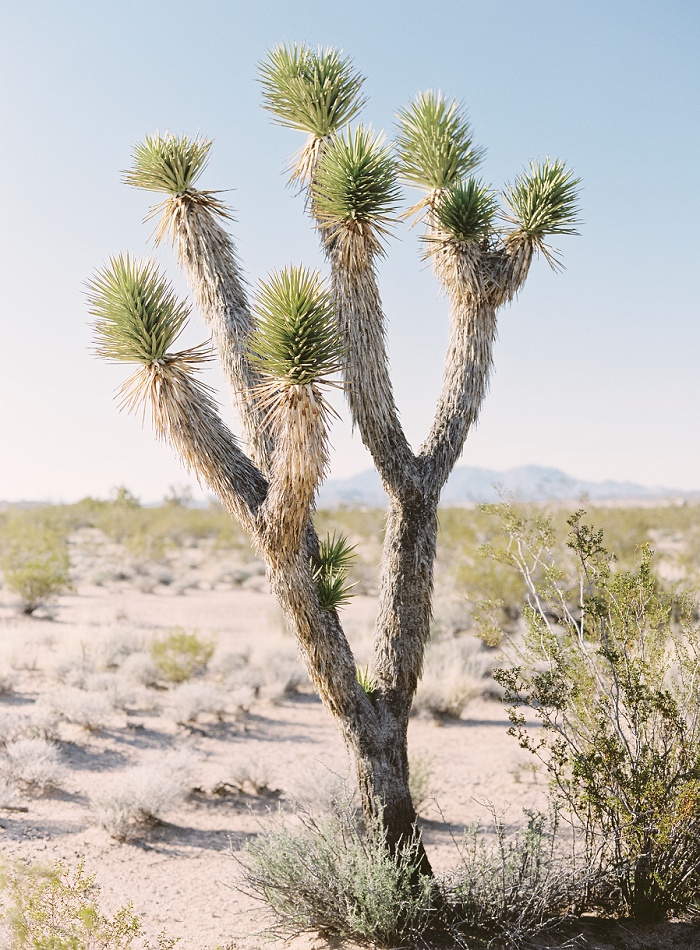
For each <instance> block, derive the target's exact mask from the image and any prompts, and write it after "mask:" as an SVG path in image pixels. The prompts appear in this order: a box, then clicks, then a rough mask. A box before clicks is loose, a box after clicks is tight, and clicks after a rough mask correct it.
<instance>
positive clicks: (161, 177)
mask: <svg viewBox="0 0 700 950" xmlns="http://www.w3.org/2000/svg"><path fill="white" fill-rule="evenodd" d="M211 145H212V143H211V140H210V139H204V138H202V137H201V136H199V135H198V136H196V137H195V138H193V139H191V138H188V136H186V135H174V134H173V133H172V132H166V133H165V135H159V134H156V135H147V136H146V138H145V139H144V141H143V142H142V143H141V144H140V145H137V146H135V148H134V156H133V158H134V163H133V166H132V167H131V168H130V169H129V170H128V171H126V172H124V181H125V183H126V184H127V185H133V187H134V188H145V189H147V190H148V191H160V192H164V193H166V194H169V195H177V194H182V193H183V192H185V191H187V190H188V189H190V188H192V186H193V185H194V184H195V182H196V181H197V179H198V178H199V176H200V175H201V173H202V171H203V170H204V168H205V167H206V164H207V162H208V161H209V150H210V149H211Z"/></svg>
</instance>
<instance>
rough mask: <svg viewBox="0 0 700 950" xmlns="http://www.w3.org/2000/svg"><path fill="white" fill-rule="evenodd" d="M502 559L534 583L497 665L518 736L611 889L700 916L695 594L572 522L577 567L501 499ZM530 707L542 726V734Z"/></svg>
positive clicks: (645, 905) (626, 906)
mask: <svg viewBox="0 0 700 950" xmlns="http://www.w3.org/2000/svg"><path fill="white" fill-rule="evenodd" d="M494 510H496V511H497V512H498V513H499V514H500V516H501V518H502V519H503V523H504V526H505V528H506V531H507V534H508V537H509V543H508V545H507V546H506V547H505V548H503V549H502V550H501V551H500V552H497V554H498V556H499V557H500V558H501V559H502V560H504V561H505V562H507V563H510V564H511V565H513V566H514V567H515V568H516V569H517V570H518V571H519V572H520V575H521V576H522V577H523V579H524V580H525V583H526V586H527V590H528V603H527V605H526V607H525V611H524V615H525V619H526V621H527V633H526V634H525V637H524V640H523V642H522V644H521V645H519V646H518V645H517V644H512V649H513V650H515V653H516V662H515V665H513V666H511V667H510V668H504V669H501V670H500V671H497V672H496V673H495V674H494V675H495V678H496V679H497V681H498V682H499V683H500V684H501V685H502V686H503V687H504V689H505V700H506V702H509V703H510V704H511V708H510V711H509V715H510V719H511V722H512V727H511V733H512V734H513V735H515V736H516V737H517V738H518V740H519V742H520V745H521V746H522V747H523V748H524V749H527V750H529V751H530V752H532V753H533V754H535V755H536V756H538V757H539V758H540V759H541V760H542V761H543V763H544V764H545V766H546V767H547V769H548V770H549V773H550V776H551V778H552V780H553V782H554V784H555V785H556V787H557V788H558V790H559V793H560V794H561V795H562V796H563V798H564V800H565V801H566V802H567V803H568V805H569V807H570V809H571V811H572V812H573V814H574V816H575V817H576V818H577V820H578V822H579V823H580V824H581V825H582V826H583V828H584V830H585V834H586V839H587V841H588V844H589V848H590V849H599V851H600V855H601V860H602V861H603V863H604V865H606V866H607V867H609V868H610V872H611V874H610V880H611V881H612V887H611V889H609V891H608V893H607V895H606V900H607V901H608V903H609V904H614V905H615V906H616V907H617V908H618V909H620V910H622V911H624V912H628V913H631V914H632V915H633V916H634V917H635V918H637V919H638V920H640V921H645V922H648V921H657V920H661V919H663V918H665V917H667V916H668V915H669V914H672V913H691V912H695V913H697V897H698V893H699V892H700V676H699V673H700V627H698V624H697V623H696V621H695V620H694V605H693V604H692V602H691V600H690V598H689V597H687V596H684V595H682V594H677V593H676V594H672V593H669V592H666V591H664V590H663V589H662V587H661V585H660V584H659V582H658V581H657V579H656V577H655V576H654V573H653V571H652V552H651V550H650V548H649V547H648V546H644V547H642V549H641V557H640V561H639V564H638V566H637V568H636V569H635V570H631V571H626V570H624V571H623V570H619V571H615V570H614V562H613V559H612V557H611V555H610V554H609V553H608V552H607V551H606V549H605V548H604V547H603V538H602V532H601V531H594V530H592V529H591V528H590V527H588V526H587V525H585V524H584V523H583V521H582V516H583V512H577V513H576V514H574V515H573V516H572V517H571V518H570V519H569V526H570V529H571V531H570V535H569V541H568V546H569V548H570V551H571V552H572V553H573V555H574V557H575V563H576V570H575V572H574V573H573V574H568V573H567V572H565V571H564V570H563V569H562V568H561V566H560V563H559V562H558V560H557V559H556V558H555V557H554V555H553V553H552V552H553V545H554V543H555V538H554V534H553V531H552V526H551V524H550V523H549V522H548V521H547V520H546V519H544V518H542V517H537V518H534V519H533V518H527V517H523V516H522V515H521V514H519V513H518V512H517V511H515V510H514V509H513V508H512V507H511V506H509V505H501V506H496V508H495V509H494ZM522 707H526V708H529V709H530V710H532V712H533V713H534V715H535V716H536V717H537V718H538V719H539V720H540V722H541V724H542V726H543V727H544V728H543V730H542V731H541V732H538V733H534V732H533V731H532V730H531V729H530V728H529V727H528V725H527V723H526V720H525V717H524V715H523V713H522V711H521V710H522Z"/></svg>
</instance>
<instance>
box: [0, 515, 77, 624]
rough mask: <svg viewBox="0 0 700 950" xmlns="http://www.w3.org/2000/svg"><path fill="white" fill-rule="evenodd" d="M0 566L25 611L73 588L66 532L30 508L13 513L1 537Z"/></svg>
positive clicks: (28, 611) (28, 612)
mask: <svg viewBox="0 0 700 950" xmlns="http://www.w3.org/2000/svg"><path fill="white" fill-rule="evenodd" d="M0 570H2V574H3V577H4V579H5V584H6V585H7V587H8V588H9V589H10V590H11V591H13V593H15V594H17V595H18V596H19V598H20V609H21V611H22V613H25V614H33V613H34V612H35V611H36V610H38V609H39V608H40V607H46V606H48V605H49V604H50V603H51V602H52V601H53V600H54V599H55V598H56V597H57V596H58V595H59V594H63V593H65V592H66V591H69V590H72V582H71V577H70V559H69V557H68V546H67V543H66V535H65V533H64V532H63V531H62V530H61V527H60V525H57V524H53V523H51V522H50V521H49V520H48V519H47V520H46V521H42V520H41V519H40V518H38V517H34V516H33V514H32V513H31V512H28V513H25V512H18V513H16V514H14V515H13V517H11V518H10V519H9V520H8V521H7V522H6V523H5V526H4V531H3V533H2V537H1V538H0Z"/></svg>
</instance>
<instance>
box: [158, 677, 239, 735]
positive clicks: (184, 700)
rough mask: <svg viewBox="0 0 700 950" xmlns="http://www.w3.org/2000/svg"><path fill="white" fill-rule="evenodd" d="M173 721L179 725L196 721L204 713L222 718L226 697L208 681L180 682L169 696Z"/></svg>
mask: <svg viewBox="0 0 700 950" xmlns="http://www.w3.org/2000/svg"><path fill="white" fill-rule="evenodd" d="M169 700H170V708H171V710H172V713H173V716H174V718H175V722H177V723H179V724H180V725H187V723H191V722H196V721H197V720H198V719H199V717H200V716H201V715H203V714H205V713H208V714H209V715H212V716H216V717H217V718H218V719H219V720H221V719H223V717H224V713H225V712H226V705H227V702H226V698H225V697H224V696H223V694H222V693H221V692H220V691H219V690H218V689H216V687H213V686H212V685H211V684H210V683H202V682H194V683H182V684H181V685H180V686H178V687H177V688H176V689H174V690H173V691H172V693H171V694H170V697H169Z"/></svg>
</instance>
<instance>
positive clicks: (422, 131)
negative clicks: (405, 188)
mask: <svg viewBox="0 0 700 950" xmlns="http://www.w3.org/2000/svg"><path fill="white" fill-rule="evenodd" d="M398 118H399V123H400V124H399V133H398V135H397V138H396V147H397V150H398V154H399V161H400V170H401V175H402V177H403V178H404V179H405V180H406V181H407V182H409V183H410V184H412V185H418V186H419V187H420V188H426V189H428V190H432V189H439V188H453V187H455V186H456V185H457V184H459V182H461V181H462V180H463V179H464V178H466V176H467V175H468V174H469V173H470V172H471V171H473V170H474V169H475V168H476V166H477V165H478V164H479V162H480V161H481V159H482V157H483V149H481V148H478V147H475V146H474V144H473V140H472V131H471V128H470V126H469V122H468V120H467V117H466V115H465V114H464V111H463V110H462V109H461V108H460V106H459V103H458V102H457V100H456V99H452V100H450V101H448V99H447V98H446V97H445V96H443V94H442V93H441V92H437V93H436V92H433V90H432V89H429V90H428V91H427V92H421V93H419V94H418V96H417V97H416V99H415V100H414V101H413V102H412V103H411V104H410V105H409V106H408V107H407V108H406V109H403V110H401V111H400V112H399V113H398Z"/></svg>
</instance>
